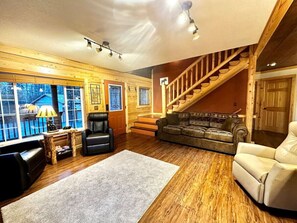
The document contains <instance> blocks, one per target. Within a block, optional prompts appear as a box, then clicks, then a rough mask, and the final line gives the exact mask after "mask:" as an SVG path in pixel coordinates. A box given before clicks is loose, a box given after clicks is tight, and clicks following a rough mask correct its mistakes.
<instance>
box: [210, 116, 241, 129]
mask: <svg viewBox="0 0 297 223" xmlns="http://www.w3.org/2000/svg"><path fill="white" fill-rule="evenodd" d="M227 119H229V122H232V123H237V122H238V121H239V119H238V115H233V114H224V113H212V114H211V118H210V122H209V125H210V127H213V128H219V129H223V126H224V125H226V124H225V123H226V120H227ZM230 124H231V123H230ZM224 130H225V131H230V132H231V131H232V130H230V129H226V128H225V129H224Z"/></svg>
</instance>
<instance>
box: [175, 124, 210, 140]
mask: <svg viewBox="0 0 297 223" xmlns="http://www.w3.org/2000/svg"><path fill="white" fill-rule="evenodd" d="M206 129H207V128H206V127H203V126H193V125H190V126H186V127H184V128H183V129H182V130H181V133H182V135H187V136H192V137H196V138H203V137H204V133H205V131H206Z"/></svg>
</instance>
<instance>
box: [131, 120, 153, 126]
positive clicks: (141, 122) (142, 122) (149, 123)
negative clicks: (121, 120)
mask: <svg viewBox="0 0 297 223" xmlns="http://www.w3.org/2000/svg"><path fill="white" fill-rule="evenodd" d="M134 123H140V124H146V125H153V126H154V125H157V124H155V123H152V122H144V121H135V122H134Z"/></svg>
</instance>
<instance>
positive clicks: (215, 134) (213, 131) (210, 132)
mask: <svg viewBox="0 0 297 223" xmlns="http://www.w3.org/2000/svg"><path fill="white" fill-rule="evenodd" d="M204 137H205V138H207V139H212V140H218V141H222V142H233V134H232V133H231V132H227V131H224V130H222V129H217V128H208V129H207V130H206V131H205V134H204Z"/></svg>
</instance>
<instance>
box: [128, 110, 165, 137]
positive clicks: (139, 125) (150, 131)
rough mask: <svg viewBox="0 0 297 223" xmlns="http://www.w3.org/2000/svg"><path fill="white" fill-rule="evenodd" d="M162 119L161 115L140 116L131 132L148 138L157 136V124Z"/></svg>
mask: <svg viewBox="0 0 297 223" xmlns="http://www.w3.org/2000/svg"><path fill="white" fill-rule="evenodd" d="M160 118H161V116H160V115H145V116H138V117H137V121H135V122H134V126H132V127H131V132H133V133H137V134H142V135H147V136H155V135H156V131H157V130H158V126H157V124H156V122H157V121H158V120H159V119H160Z"/></svg>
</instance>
